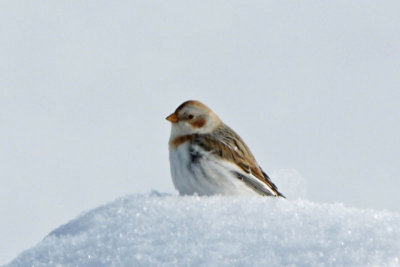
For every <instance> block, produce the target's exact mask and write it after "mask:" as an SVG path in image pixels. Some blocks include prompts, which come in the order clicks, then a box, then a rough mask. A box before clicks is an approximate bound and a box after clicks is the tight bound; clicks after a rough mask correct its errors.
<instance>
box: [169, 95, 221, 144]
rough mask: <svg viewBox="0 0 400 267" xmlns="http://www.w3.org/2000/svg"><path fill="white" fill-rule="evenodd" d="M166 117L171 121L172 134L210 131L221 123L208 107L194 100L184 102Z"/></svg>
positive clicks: (179, 134)
mask: <svg viewBox="0 0 400 267" xmlns="http://www.w3.org/2000/svg"><path fill="white" fill-rule="evenodd" d="M166 119H167V120H168V121H170V122H171V123H172V135H174V136H181V135H188V134H205V133H211V132H212V131H214V130H215V129H216V128H217V127H218V126H220V125H221V120H220V119H219V118H218V116H217V115H216V114H215V113H214V112H213V111H212V110H211V109H210V108H209V107H207V106H206V105H204V104H203V103H201V102H199V101H195V100H189V101H186V102H184V103H183V104H181V105H180V106H179V107H178V108H177V109H176V110H175V111H174V113H172V114H171V115H169V116H168V117H167V118H166Z"/></svg>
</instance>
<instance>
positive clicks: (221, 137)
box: [192, 126, 284, 197]
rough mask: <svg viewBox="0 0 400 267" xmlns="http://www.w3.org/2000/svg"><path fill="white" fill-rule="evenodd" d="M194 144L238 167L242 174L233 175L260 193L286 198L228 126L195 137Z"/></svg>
mask: <svg viewBox="0 0 400 267" xmlns="http://www.w3.org/2000/svg"><path fill="white" fill-rule="evenodd" d="M192 143H193V144H195V145H199V146H200V147H202V148H203V149H204V150H206V151H209V152H211V153H213V154H214V155H216V156H217V157H220V158H221V159H223V160H227V161H229V162H231V163H233V164H235V165H237V166H238V167H239V168H240V170H241V171H242V172H238V171H233V173H234V174H235V175H236V176H237V177H238V178H239V179H241V180H243V181H244V182H245V183H246V184H247V185H249V186H251V187H253V188H254V189H255V191H257V192H258V193H260V194H262V195H272V196H281V197H284V196H283V195H282V194H281V193H280V192H279V191H278V188H277V187H276V185H275V184H274V183H273V182H272V181H271V179H270V178H269V177H268V175H267V174H266V173H265V172H263V170H262V169H261V168H260V167H259V166H258V164H257V161H256V160H255V158H254V156H253V154H252V153H251V152H250V150H249V148H248V147H247V146H246V144H245V143H244V142H243V140H242V139H241V138H240V137H239V135H237V134H236V133H235V132H234V131H233V130H232V129H230V128H229V127H228V126H225V127H223V128H221V130H220V131H218V130H217V131H216V132H213V134H199V135H195V136H194V138H193V139H192Z"/></svg>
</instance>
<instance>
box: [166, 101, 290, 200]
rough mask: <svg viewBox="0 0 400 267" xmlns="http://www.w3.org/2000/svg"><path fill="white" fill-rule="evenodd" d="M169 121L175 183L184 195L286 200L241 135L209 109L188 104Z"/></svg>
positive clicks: (181, 107) (170, 116)
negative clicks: (251, 196) (272, 197)
mask: <svg viewBox="0 0 400 267" xmlns="http://www.w3.org/2000/svg"><path fill="white" fill-rule="evenodd" d="M166 119H167V120H168V121H170V122H171V123H172V128H171V137H170V140H169V159H170V167H171V175H172V181H173V183H174V185H175V188H176V189H177V190H178V191H179V193H180V194H181V195H192V194H198V195H214V194H221V195H251V194H255V193H258V194H260V195H263V196H275V197H277V196H280V197H284V196H283V195H282V194H281V193H280V192H279V191H278V188H277V187H276V186H275V185H274V184H273V183H272V181H271V179H270V178H269V177H268V175H267V174H266V173H265V172H263V170H262V169H261V167H260V166H258V163H257V162H256V160H255V158H254V156H253V154H252V153H251V152H250V150H249V148H248V147H247V146H246V144H245V143H244V142H243V140H242V139H241V138H240V137H239V135H237V134H236V133H235V132H234V131H233V130H232V129H231V128H229V127H228V126H227V125H225V124H224V123H223V122H222V121H221V120H220V118H219V117H218V116H217V115H216V114H215V113H214V112H213V111H212V110H211V109H210V108H209V107H207V106H206V105H204V104H202V103H200V102H199V101H194V100H191V101H186V102H184V103H183V104H182V105H180V106H179V107H178V108H177V109H176V110H175V112H174V113H172V114H171V115H169V116H168V117H167V118H166Z"/></svg>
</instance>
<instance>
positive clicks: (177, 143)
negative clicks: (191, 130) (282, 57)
mask: <svg viewBox="0 0 400 267" xmlns="http://www.w3.org/2000/svg"><path fill="white" fill-rule="evenodd" d="M192 137H193V136H192V135H183V136H178V137H176V138H174V139H172V140H171V141H170V142H169V143H170V145H172V146H173V147H178V146H180V145H181V144H183V143H186V142H187V141H189V140H190V139H192Z"/></svg>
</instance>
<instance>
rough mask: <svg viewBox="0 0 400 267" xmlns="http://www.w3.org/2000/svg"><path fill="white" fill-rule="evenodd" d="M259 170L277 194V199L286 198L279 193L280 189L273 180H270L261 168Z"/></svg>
mask: <svg viewBox="0 0 400 267" xmlns="http://www.w3.org/2000/svg"><path fill="white" fill-rule="evenodd" d="M259 168H260V170H261V173H262V174H263V176H264V179H265V181H267V182H268V183H269V184H270V185H271V187H272V189H273V190H274V191H275V193H276V194H277V195H276V196H277V197H282V198H286V197H285V196H284V195H283V194H282V193H281V192H279V191H278V187H277V186H276V185H275V184H274V183H273V182H272V180H271V178H269V176H268V175H267V174H266V173H265V172H264V171H263V170H262V169H261V167H259Z"/></svg>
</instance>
